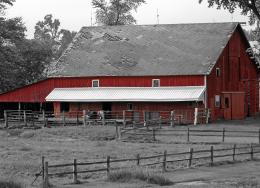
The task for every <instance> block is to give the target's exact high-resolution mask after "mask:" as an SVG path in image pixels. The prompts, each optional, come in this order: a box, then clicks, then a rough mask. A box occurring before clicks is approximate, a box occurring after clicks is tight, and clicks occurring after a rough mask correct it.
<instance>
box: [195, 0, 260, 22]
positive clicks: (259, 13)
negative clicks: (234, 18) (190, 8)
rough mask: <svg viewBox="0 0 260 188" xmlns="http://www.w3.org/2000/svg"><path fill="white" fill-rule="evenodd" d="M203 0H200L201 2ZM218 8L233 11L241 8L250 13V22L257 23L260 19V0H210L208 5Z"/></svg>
mask: <svg viewBox="0 0 260 188" xmlns="http://www.w3.org/2000/svg"><path fill="white" fill-rule="evenodd" d="M202 1H203V0H199V3H201V2H202ZM214 5H217V8H218V9H220V8H224V9H227V10H229V12H231V13H233V12H234V10H235V9H236V8H240V9H241V13H242V14H243V15H249V18H250V23H251V24H253V23H255V21H256V20H258V21H259V20H260V0H208V6H209V7H213V6H214Z"/></svg>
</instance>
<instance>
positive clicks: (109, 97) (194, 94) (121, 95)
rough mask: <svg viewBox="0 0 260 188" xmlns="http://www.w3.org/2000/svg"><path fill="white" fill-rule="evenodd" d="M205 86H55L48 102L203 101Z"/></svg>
mask: <svg viewBox="0 0 260 188" xmlns="http://www.w3.org/2000/svg"><path fill="white" fill-rule="evenodd" d="M204 91H205V86H183V87H152V88H151V87H98V88H55V89H54V90H53V91H52V92H51V93H50V94H49V95H48V96H47V97H46V101H50V102H178V101H203V100H204Z"/></svg>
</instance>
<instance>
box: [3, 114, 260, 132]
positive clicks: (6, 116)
mask: <svg viewBox="0 0 260 188" xmlns="http://www.w3.org/2000/svg"><path fill="white" fill-rule="evenodd" d="M4 118H5V128H8V114H7V111H6V110H5V111H4ZM259 132H260V130H259Z"/></svg>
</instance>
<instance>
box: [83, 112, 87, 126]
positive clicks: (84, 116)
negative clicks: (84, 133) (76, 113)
mask: <svg viewBox="0 0 260 188" xmlns="http://www.w3.org/2000/svg"><path fill="white" fill-rule="evenodd" d="M83 125H84V126H86V110H83Z"/></svg>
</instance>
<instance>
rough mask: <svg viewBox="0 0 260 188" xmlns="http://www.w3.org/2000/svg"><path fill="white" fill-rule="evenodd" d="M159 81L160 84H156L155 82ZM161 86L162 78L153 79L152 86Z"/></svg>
mask: <svg viewBox="0 0 260 188" xmlns="http://www.w3.org/2000/svg"><path fill="white" fill-rule="evenodd" d="M155 81H158V86H154V82H155ZM160 86H161V80H160V79H153V80H152V87H160Z"/></svg>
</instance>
